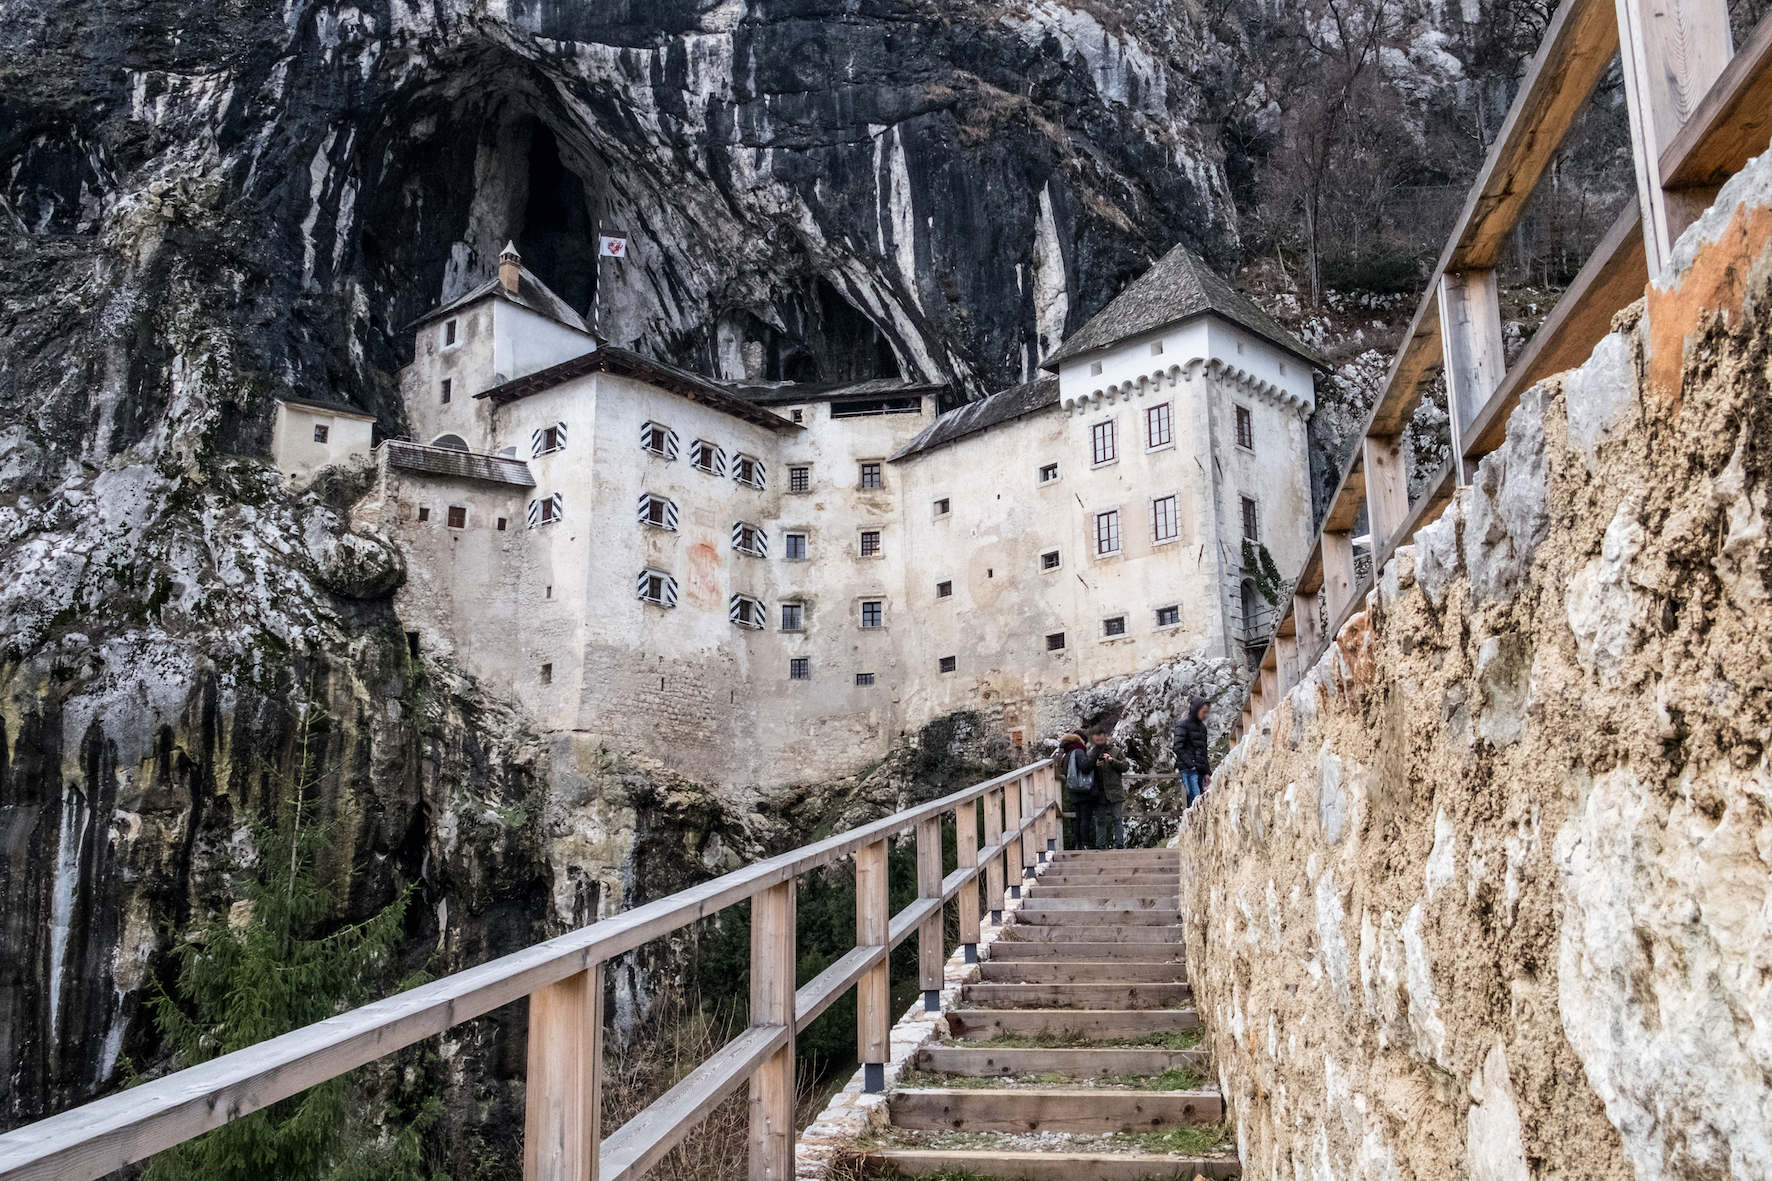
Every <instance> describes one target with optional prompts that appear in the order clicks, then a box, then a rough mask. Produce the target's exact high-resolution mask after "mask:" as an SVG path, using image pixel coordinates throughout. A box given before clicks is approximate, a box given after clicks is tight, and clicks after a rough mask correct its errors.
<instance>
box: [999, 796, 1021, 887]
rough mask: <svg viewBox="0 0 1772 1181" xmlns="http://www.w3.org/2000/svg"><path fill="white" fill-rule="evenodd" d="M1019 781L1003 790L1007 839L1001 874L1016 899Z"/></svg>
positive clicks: (1004, 823)
mask: <svg viewBox="0 0 1772 1181" xmlns="http://www.w3.org/2000/svg"><path fill="white" fill-rule="evenodd" d="M1021 782H1022V781H1021V780H1020V779H1017V780H1016V781H1015V782H1013V783H1011V784H1009V785H1008V786H1006V787H1005V788H1004V789H1003V832H1004V835H1005V836H1007V837H1008V838H1009V840H1008V841H1007V848H1006V849H1005V850H1004V852H1003V874H1004V876H1005V877H1007V878H1008V879H1009V887H1008V888H1009V893H1010V894H1011V895H1012V896H1013V897H1016V898H1020V897H1021V879H1022V877H1023V874H1022V864H1023V862H1022V856H1023V854H1022V847H1021V796H1022V787H1021Z"/></svg>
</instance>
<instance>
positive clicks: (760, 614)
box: [726, 595, 769, 631]
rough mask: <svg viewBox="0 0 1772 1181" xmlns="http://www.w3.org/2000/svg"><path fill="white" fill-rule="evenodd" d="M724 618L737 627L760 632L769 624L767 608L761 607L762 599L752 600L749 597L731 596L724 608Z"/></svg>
mask: <svg viewBox="0 0 1772 1181" xmlns="http://www.w3.org/2000/svg"><path fill="white" fill-rule="evenodd" d="M726 617H727V618H728V619H730V620H731V621H732V622H733V623H735V624H737V625H738V626H739V627H748V628H750V629H751V630H752V631H762V630H763V627H764V625H765V624H767V623H768V622H769V608H767V607H765V606H764V605H763V600H762V599H757V598H752V597H751V596H750V595H733V596H732V601H731V603H730V604H728V606H727V608H726Z"/></svg>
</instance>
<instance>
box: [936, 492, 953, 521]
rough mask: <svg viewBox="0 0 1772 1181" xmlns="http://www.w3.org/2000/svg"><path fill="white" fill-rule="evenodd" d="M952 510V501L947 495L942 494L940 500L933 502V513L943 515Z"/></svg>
mask: <svg viewBox="0 0 1772 1181" xmlns="http://www.w3.org/2000/svg"><path fill="white" fill-rule="evenodd" d="M952 511H953V508H952V502H951V501H950V500H948V498H947V497H945V496H944V497H942V498H941V499H940V500H938V501H936V502H935V515H936V516H938V517H945V516H947V515H948V514H949V513H950V512H952Z"/></svg>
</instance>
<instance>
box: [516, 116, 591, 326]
mask: <svg viewBox="0 0 1772 1181" xmlns="http://www.w3.org/2000/svg"><path fill="white" fill-rule="evenodd" d="M528 131H529V135H528V140H529V151H528V153H527V156H528V158H527V161H526V164H527V168H526V172H527V181H528V184H527V189H528V193H527V196H526V199H525V200H524V204H523V215H522V216H523V224H522V227H521V229H520V230H518V232H517V233H516V234H515V235H514V237H515V238H516V239H517V249H518V251H520V252H521V253H522V255H523V265H524V266H526V267H528V268H529V269H530V271H532V272H533V273H534V274H535V275H536V276H537V277H538V278H539V279H541V281H542V282H543V283H546V284H547V285H548V286H549V287H551V288H553V289H554V291H555V293H556V294H558V295H559V296H560V297H561V298H562V299H564V300H565V301H566V302H567V303H569V304H571V305H572V306H573V307H575V308H577V309H579V310H581V311H582V310H584V309H586V308H589V307H590V306H591V297H592V295H593V294H594V293H595V290H596V282H597V226H596V221H595V219H594V218H592V216H591V211H590V204H589V202H588V201H587V200H586V196H585V182H584V178H583V177H581V176H579V175H578V173H576V172H574V171H573V170H572V169H571V168H569V167H567V165H566V162H565V160H564V159H562V158H561V155H560V141H559V140H558V139H557V138H556V137H555V135H554V132H553V129H552V128H550V127H549V126H548V125H547V124H546V123H544V122H543V121H542V120H540V119H534V118H532V119H530V120H529V128H528Z"/></svg>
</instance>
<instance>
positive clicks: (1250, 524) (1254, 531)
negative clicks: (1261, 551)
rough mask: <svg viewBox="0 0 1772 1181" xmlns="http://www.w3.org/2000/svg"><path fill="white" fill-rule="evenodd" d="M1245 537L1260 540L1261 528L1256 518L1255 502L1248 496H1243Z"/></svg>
mask: <svg viewBox="0 0 1772 1181" xmlns="http://www.w3.org/2000/svg"><path fill="white" fill-rule="evenodd" d="M1243 539H1244V540H1245V541H1260V540H1261V530H1260V528H1259V525H1258V522H1257V521H1256V519H1255V502H1254V501H1253V500H1251V499H1249V498H1248V497H1247V496H1245V497H1243Z"/></svg>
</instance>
